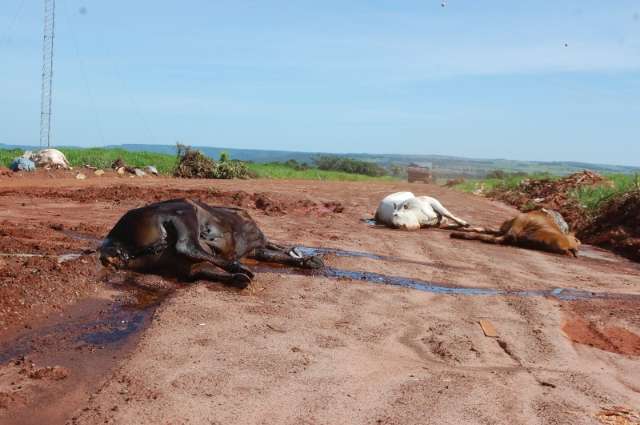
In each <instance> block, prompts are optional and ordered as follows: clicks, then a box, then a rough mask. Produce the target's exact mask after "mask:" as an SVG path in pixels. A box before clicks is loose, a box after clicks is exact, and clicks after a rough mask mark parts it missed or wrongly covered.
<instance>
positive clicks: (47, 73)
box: [40, 0, 56, 147]
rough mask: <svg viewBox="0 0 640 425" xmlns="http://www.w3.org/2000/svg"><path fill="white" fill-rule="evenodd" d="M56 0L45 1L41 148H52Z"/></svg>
mask: <svg viewBox="0 0 640 425" xmlns="http://www.w3.org/2000/svg"><path fill="white" fill-rule="evenodd" d="M55 8H56V0H44V29H43V38H42V88H41V92H40V96H41V97H40V147H44V146H45V145H46V146H47V147H50V146H51V97H52V95H53V35H54V30H55V22H56V12H55Z"/></svg>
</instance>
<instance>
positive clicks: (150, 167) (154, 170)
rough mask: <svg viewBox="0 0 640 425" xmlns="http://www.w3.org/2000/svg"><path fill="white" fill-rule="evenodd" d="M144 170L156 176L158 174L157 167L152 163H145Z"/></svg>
mask: <svg viewBox="0 0 640 425" xmlns="http://www.w3.org/2000/svg"><path fill="white" fill-rule="evenodd" d="M144 171H146V172H147V173H149V174H153V175H154V176H157V175H159V174H160V173H158V169H157V168H156V167H155V166H153V165H147V166H146V167H144Z"/></svg>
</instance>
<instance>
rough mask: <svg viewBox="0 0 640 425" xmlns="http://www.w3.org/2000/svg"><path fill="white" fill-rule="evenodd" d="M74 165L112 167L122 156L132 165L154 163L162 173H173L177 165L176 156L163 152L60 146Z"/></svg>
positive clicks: (126, 162) (140, 165)
mask: <svg viewBox="0 0 640 425" xmlns="http://www.w3.org/2000/svg"><path fill="white" fill-rule="evenodd" d="M60 150H61V151H62V153H64V154H65V156H66V157H67V159H68V160H69V162H70V163H71V165H72V166H74V167H79V166H82V165H91V166H93V167H98V168H111V163H113V161H115V160H116V159H118V158H122V160H123V161H124V162H125V164H127V165H129V166H131V167H138V168H142V167H144V166H145V165H154V166H155V167H156V168H157V169H158V172H160V173H161V174H171V173H172V172H173V169H174V168H175V166H176V157H175V156H173V155H166V154H161V153H151V152H130V151H126V150H124V149H103V148H89V149H81V148H60Z"/></svg>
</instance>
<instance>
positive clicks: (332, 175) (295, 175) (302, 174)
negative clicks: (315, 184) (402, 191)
mask: <svg viewBox="0 0 640 425" xmlns="http://www.w3.org/2000/svg"><path fill="white" fill-rule="evenodd" d="M247 165H248V166H249V170H250V171H251V172H252V173H253V174H254V175H256V176H257V177H258V178H265V179H300V180H340V181H393V180H397V179H396V178H394V177H390V176H384V177H370V176H365V175H362V174H351V173H345V172H343V171H325V170H319V169H317V168H309V169H306V170H296V169H295V168H293V167H290V166H288V165H285V164H275V163H270V164H257V163H250V164H247Z"/></svg>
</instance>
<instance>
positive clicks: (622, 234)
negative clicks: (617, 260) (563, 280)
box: [578, 190, 640, 261]
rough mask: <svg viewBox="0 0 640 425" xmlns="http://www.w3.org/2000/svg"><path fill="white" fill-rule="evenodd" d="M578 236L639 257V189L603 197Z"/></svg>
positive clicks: (634, 257)
mask: <svg viewBox="0 0 640 425" xmlns="http://www.w3.org/2000/svg"><path fill="white" fill-rule="evenodd" d="M578 237H579V238H580V239H581V240H582V241H583V242H586V243H590V244H592V245H598V246H601V247H603V248H607V249H611V250H612V251H614V252H616V253H618V254H621V255H624V256H625V257H627V258H631V259H632V260H635V261H640V191H638V190H636V191H633V192H627V193H625V194H622V195H619V196H615V197H613V198H611V199H609V200H608V201H605V202H604V204H602V205H601V206H600V208H598V211H597V212H596V214H595V215H594V217H593V218H592V219H591V220H589V221H588V222H587V223H586V224H585V225H584V226H583V227H582V228H581V229H580V231H579V232H578Z"/></svg>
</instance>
